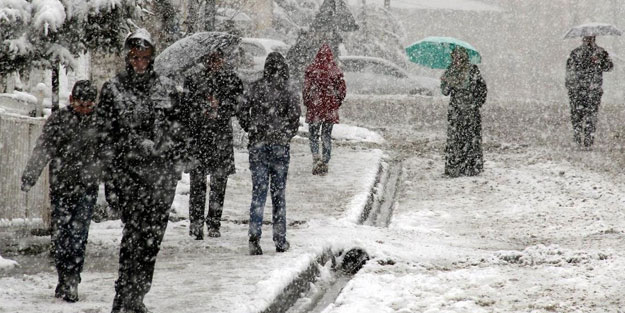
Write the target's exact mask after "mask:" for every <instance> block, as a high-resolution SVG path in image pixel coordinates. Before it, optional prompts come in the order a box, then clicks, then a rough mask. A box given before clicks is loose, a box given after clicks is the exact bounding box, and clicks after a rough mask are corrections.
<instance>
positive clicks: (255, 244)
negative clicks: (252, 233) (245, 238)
mask: <svg viewBox="0 0 625 313" xmlns="http://www.w3.org/2000/svg"><path fill="white" fill-rule="evenodd" d="M248 246H249V250H250V255H262V254H263V249H262V248H261V247H260V242H259V240H258V239H250V242H249V245H248Z"/></svg>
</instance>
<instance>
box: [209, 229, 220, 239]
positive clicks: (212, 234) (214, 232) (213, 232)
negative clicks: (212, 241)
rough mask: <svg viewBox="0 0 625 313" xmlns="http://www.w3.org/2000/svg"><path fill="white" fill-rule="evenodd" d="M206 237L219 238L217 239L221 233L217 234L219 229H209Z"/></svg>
mask: <svg viewBox="0 0 625 313" xmlns="http://www.w3.org/2000/svg"><path fill="white" fill-rule="evenodd" d="M208 237H211V238H219V237H221V233H220V232H219V228H209V229H208Z"/></svg>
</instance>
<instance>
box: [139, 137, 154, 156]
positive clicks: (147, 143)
mask: <svg viewBox="0 0 625 313" xmlns="http://www.w3.org/2000/svg"><path fill="white" fill-rule="evenodd" d="M155 153H156V151H154V141H152V140H150V139H144V140H143V141H142V142H141V154H143V155H144V156H150V155H154V154H155Z"/></svg>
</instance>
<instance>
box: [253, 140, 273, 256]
mask: <svg viewBox="0 0 625 313" xmlns="http://www.w3.org/2000/svg"><path fill="white" fill-rule="evenodd" d="M249 153H250V171H251V173H252V204H251V205H250V228H249V241H250V254H252V255H256V254H262V250H260V245H259V241H260V237H261V236H262V226H263V211H264V208H265V202H266V200H267V186H268V184H269V177H268V176H269V172H268V168H267V156H266V152H265V147H254V148H250V149H249Z"/></svg>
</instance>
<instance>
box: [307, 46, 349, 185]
mask: <svg viewBox="0 0 625 313" xmlns="http://www.w3.org/2000/svg"><path fill="white" fill-rule="evenodd" d="M345 92H346V90H345V79H343V72H342V71H341V69H340V68H339V66H338V65H337V64H336V62H334V56H333V55H332V50H331V49H330V46H328V44H325V43H324V44H323V45H322V46H321V48H320V49H319V52H317V55H316V56H315V60H314V61H313V63H312V64H311V65H309V66H308V67H307V68H306V75H305V81H304V89H303V98H304V105H305V106H306V108H307V111H306V123H308V125H309V137H308V138H309V139H310V150H311V151H312V155H313V170H312V173H313V175H317V174H320V175H324V174H326V173H327V172H328V162H329V161H330V155H331V151H332V142H331V138H332V126H334V124H337V123H338V122H339V107H340V106H341V103H342V102H343V99H344V98H345ZM320 136H321V143H322V147H323V153H322V155H320V154H319V137H320Z"/></svg>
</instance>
